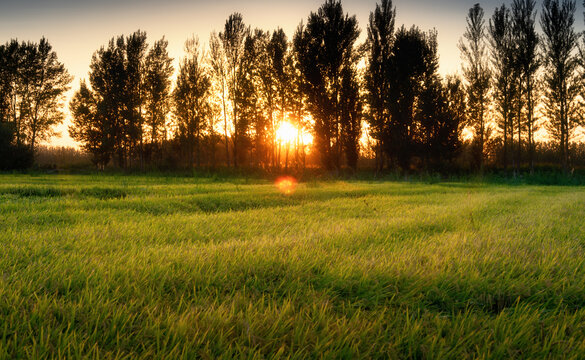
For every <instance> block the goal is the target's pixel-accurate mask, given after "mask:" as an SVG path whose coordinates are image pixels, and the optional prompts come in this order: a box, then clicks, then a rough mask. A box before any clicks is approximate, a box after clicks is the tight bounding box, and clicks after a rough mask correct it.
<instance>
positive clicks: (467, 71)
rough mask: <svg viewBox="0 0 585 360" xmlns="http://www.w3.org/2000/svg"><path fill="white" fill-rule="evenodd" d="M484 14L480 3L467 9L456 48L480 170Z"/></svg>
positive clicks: (486, 78)
mask: <svg viewBox="0 0 585 360" xmlns="http://www.w3.org/2000/svg"><path fill="white" fill-rule="evenodd" d="M485 37H486V31H485V20H484V11H483V9H482V8H481V6H480V5H479V4H475V5H474V6H473V7H472V8H471V9H469V12H468V15H467V27H466V31H465V34H464V35H463V39H461V41H460V42H459V49H460V50H461V55H462V58H463V60H464V65H463V76H464V78H465V80H466V82H467V86H466V88H467V102H468V104H469V108H468V111H469V117H468V121H469V123H470V125H471V126H472V127H473V129H474V131H475V141H474V142H475V155H476V163H477V165H478V167H479V168H480V169H481V170H483V163H484V157H485V143H486V140H487V128H488V125H487V123H488V122H487V116H486V115H487V110H488V94H489V87H490V71H489V66H488V64H487V48H486V41H485V40H486V39H485Z"/></svg>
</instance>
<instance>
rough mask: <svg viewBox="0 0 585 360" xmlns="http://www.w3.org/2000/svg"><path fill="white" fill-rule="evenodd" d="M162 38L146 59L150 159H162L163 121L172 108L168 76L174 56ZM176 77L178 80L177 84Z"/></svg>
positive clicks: (165, 120)
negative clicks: (170, 55)
mask: <svg viewBox="0 0 585 360" xmlns="http://www.w3.org/2000/svg"><path fill="white" fill-rule="evenodd" d="M167 47H168V41H167V40H165V39H164V37H163V38H162V39H160V40H158V41H155V43H154V45H153V46H152V48H151V49H150V51H149V52H148V55H147V56H146V60H145V74H144V98H145V99H144V100H145V110H146V113H145V118H146V128H147V129H148V130H147V133H148V137H149V140H150V153H151V156H152V158H153V159H159V160H160V159H161V158H162V144H163V142H164V141H165V140H166V134H167V128H166V122H167V117H168V114H169V111H170V107H171V76H172V75H173V71H174V69H173V65H172V62H173V59H172V58H171V57H169V53H168V51H167ZM178 83H179V80H178V79H177V85H178Z"/></svg>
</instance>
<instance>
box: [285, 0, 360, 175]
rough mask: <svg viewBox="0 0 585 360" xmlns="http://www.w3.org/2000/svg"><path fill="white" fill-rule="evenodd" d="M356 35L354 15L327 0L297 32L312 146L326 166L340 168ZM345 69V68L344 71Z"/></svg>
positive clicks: (296, 42) (298, 54)
mask: <svg viewBox="0 0 585 360" xmlns="http://www.w3.org/2000/svg"><path fill="white" fill-rule="evenodd" d="M358 36H359V29H358V27H357V20H356V18H355V16H351V17H350V16H349V15H344V13H343V8H342V6H341V2H339V1H334V0H327V1H326V2H325V3H324V4H323V5H322V6H321V8H319V10H318V11H317V12H316V13H313V12H312V13H311V15H309V18H308V21H307V25H306V27H304V28H303V29H302V32H297V33H296V34H295V39H294V49H295V52H296V54H297V58H298V61H299V64H300V68H301V73H302V74H303V76H304V79H305V81H304V83H303V84H304V91H305V93H306V94H307V99H308V105H309V111H310V112H311V114H312V115H313V119H314V120H315V125H314V129H313V130H314V134H315V137H314V146H316V148H317V150H318V151H319V152H320V154H321V159H322V162H323V165H324V166H325V167H326V168H327V169H333V168H336V169H339V168H340V165H341V164H340V157H341V152H342V144H343V142H344V137H346V136H352V135H351V134H344V133H343V129H342V124H343V122H344V119H343V118H342V116H343V109H342V108H343V106H342V104H343V102H344V101H345V99H342V98H341V96H343V95H344V94H343V92H342V82H343V76H342V75H343V73H344V69H346V68H348V67H351V66H352V61H354V60H355V57H354V56H353V55H354V53H355V48H354V44H355V42H356V40H357V38H358ZM345 71H347V70H345Z"/></svg>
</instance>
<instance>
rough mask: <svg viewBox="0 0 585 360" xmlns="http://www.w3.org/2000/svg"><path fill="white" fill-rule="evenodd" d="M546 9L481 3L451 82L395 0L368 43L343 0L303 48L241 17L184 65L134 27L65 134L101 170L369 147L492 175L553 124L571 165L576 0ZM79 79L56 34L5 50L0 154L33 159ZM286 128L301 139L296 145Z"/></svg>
mask: <svg viewBox="0 0 585 360" xmlns="http://www.w3.org/2000/svg"><path fill="white" fill-rule="evenodd" d="M537 12H538V11H537V4H536V1H535V0H512V2H511V4H509V5H508V4H503V5H501V6H499V7H497V8H496V9H495V10H494V12H493V14H492V16H491V17H490V18H486V15H485V12H484V10H483V8H482V7H481V5H480V4H476V5H474V6H473V7H472V8H471V9H469V12H468V14H467V18H466V20H467V27H466V30H465V33H464V34H463V36H462V38H461V40H460V42H459V44H458V45H459V49H460V51H461V57H462V61H463V64H462V72H461V75H459V74H454V75H449V76H446V77H442V76H441V75H440V74H439V55H438V42H437V36H438V34H437V31H436V30H430V31H424V30H421V29H420V28H419V27H417V26H411V27H406V26H404V25H402V26H400V27H398V26H397V25H396V16H397V10H396V8H395V7H394V6H393V3H392V1H391V0H381V2H380V3H378V4H377V5H376V7H375V9H374V10H373V11H372V12H371V13H370V17H369V21H368V24H367V34H366V41H365V42H364V43H362V44H360V43H358V39H359V37H360V29H359V27H358V23H357V20H356V17H355V16H350V15H349V14H347V13H345V12H344V10H343V7H342V4H341V2H340V1H337V0H327V1H325V3H324V4H323V5H322V6H321V7H320V8H319V9H318V10H317V11H316V12H312V13H311V14H310V15H309V16H308V18H307V19H306V21H303V22H301V23H300V24H299V26H298V27H297V29H296V31H295V32H294V35H293V37H292V39H288V38H287V35H286V34H285V32H284V31H283V30H282V29H277V30H275V31H272V32H269V31H264V30H261V29H252V28H251V27H250V26H249V25H247V24H246V23H245V22H244V19H243V17H242V15H241V14H239V13H234V14H232V15H230V16H229V17H228V19H227V20H226V22H225V24H224V27H223V29H222V31H220V32H213V33H212V34H211V36H210V38H209V42H208V43H209V45H208V46H202V45H201V44H200V42H199V40H198V39H197V38H191V39H188V40H187V41H186V43H185V55H184V57H183V58H182V59H181V60H180V62H179V67H178V69H174V68H173V59H172V58H170V56H169V53H168V50H167V47H168V42H167V40H166V39H165V38H164V37H163V38H162V39H160V40H157V41H155V42H154V43H152V44H148V42H147V36H146V33H145V32H143V31H136V32H135V33H133V34H131V35H129V36H118V37H114V38H112V39H111V40H110V41H109V43H108V44H107V45H105V46H102V47H100V48H99V49H98V50H97V51H96V52H95V53H94V54H93V56H92V59H91V63H90V72H89V77H88V79H87V80H81V82H80V87H79V90H77V91H76V92H75V94H74V96H73V98H72V99H71V100H70V102H69V111H70V113H71V115H72V119H73V123H72V125H71V126H70V128H69V133H70V135H71V137H72V138H73V139H75V140H76V141H78V142H79V143H80V144H81V146H82V147H83V149H84V150H85V151H87V152H89V153H90V154H91V155H92V158H93V162H94V164H95V165H96V166H98V167H99V168H104V167H105V166H107V165H108V164H112V163H113V164H114V165H115V166H117V167H120V168H146V167H152V166H172V167H185V166H187V167H193V166H196V167H200V166H209V167H215V166H220V165H226V166H228V167H232V166H233V167H239V166H255V167H261V168H281V167H283V166H284V167H285V168H288V167H293V166H294V167H303V166H304V165H305V163H306V159H307V156H309V153H310V154H318V156H319V159H320V163H321V165H322V166H323V167H324V168H326V169H328V170H339V169H341V168H343V167H349V168H352V169H356V168H357V166H358V161H359V160H360V158H362V157H363V154H364V153H365V152H369V153H370V154H372V157H373V158H374V159H375V161H374V166H375V167H376V169H377V170H383V169H386V168H391V169H401V170H403V171H410V170H411V169H427V170H431V171H435V170H445V169H452V168H455V167H457V166H460V164H461V159H462V158H468V160H467V162H468V164H469V166H471V167H472V168H474V169H477V170H480V171H481V170H483V168H484V166H485V165H486V164H488V165H490V166H499V167H502V168H505V169H508V168H511V169H513V170H514V171H518V170H519V169H520V167H521V166H528V167H529V168H530V169H531V170H533V169H534V166H535V163H536V151H537V144H538V142H539V139H538V138H537V136H536V134H537V133H538V131H539V129H541V128H544V129H546V133H547V134H548V136H549V137H550V142H551V143H552V144H554V146H555V147H556V149H557V152H558V158H559V162H560V164H561V166H562V168H563V170H564V171H566V172H568V171H569V169H570V167H571V164H572V163H573V162H574V157H575V156H577V152H575V151H573V153H572V152H571V144H574V143H575V140H576V136H577V130H578V129H579V127H580V126H581V125H583V116H582V110H583V109H584V107H583V105H584V104H583V99H585V95H584V92H585V87H584V85H585V84H584V83H583V79H584V75H585V71H584V70H585V38H584V37H583V36H582V34H580V33H578V32H576V30H575V28H574V21H575V13H576V4H575V1H574V0H544V1H543V3H542V7H541V10H540V13H539V14H537ZM538 24H539V25H540V29H541V30H540V31H538V29H537V25H538ZM33 64H34V65H33ZM175 70H176V71H175ZM70 81H71V77H70V76H69V75H68V74H67V71H66V70H65V69H64V67H63V65H62V64H61V63H59V62H58V61H57V57H56V54H55V53H54V52H53V51H52V50H51V47H50V45H49V44H48V42H47V41H46V40H45V39H41V41H40V42H39V43H38V44H32V43H18V42H17V41H16V40H13V41H11V42H9V43H7V44H6V45H2V46H0V122H1V124H2V126H3V128H0V130H1V129H4V130H2V131H0V136H1V137H2V139H3V140H2V142H3V145H2V146H4V147H6V148H7V149H8V147H10V146H12V149H13V150H11V151H14V149H15V148H25V149H28V151H29V152H32V153H34V149H35V144H37V143H38V141H39V140H42V139H46V138H47V137H48V136H50V135H51V129H52V126H53V125H54V124H57V123H59V122H61V121H62V119H63V111H62V101H63V96H64V92H65V91H67V90H68V89H69V85H68V84H69V83H70ZM283 124H290V125H292V129H293V131H294V133H293V134H288V136H287V138H286V139H284V138H283V137H282V136H281V135H279V129H280V128H281V127H282V126H283ZM464 131H466V132H467V134H468V135H467V136H463V132H464ZM290 132H291V130H289V133H290ZM2 134H5V135H2ZM309 134H310V136H311V137H312V140H309V139H307V137H309ZM364 138H367V139H368V141H364ZM540 141H542V140H540ZM7 146H8V147H7ZM0 151H2V150H0ZM4 151H9V150H4Z"/></svg>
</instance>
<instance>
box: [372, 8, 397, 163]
mask: <svg viewBox="0 0 585 360" xmlns="http://www.w3.org/2000/svg"><path fill="white" fill-rule="evenodd" d="M395 19H396V8H393V7H392V1H391V0H382V3H381V4H376V10H375V11H374V12H373V13H370V20H369V24H368V41H367V43H366V45H367V49H368V52H367V69H368V71H367V72H366V76H365V82H364V86H365V90H366V91H367V102H368V105H369V108H368V111H367V112H366V114H365V115H366V118H367V120H368V122H369V124H370V128H371V133H372V136H373V137H374V139H376V140H377V147H376V158H377V160H378V161H377V162H376V168H377V169H380V170H381V169H382V168H383V166H384V161H383V160H382V157H383V153H384V151H383V149H386V150H388V149H389V147H390V144H388V143H387V141H388V140H389V139H390V134H389V131H390V130H389V127H388V126H389V125H390V105H391V104H390V99H389V94H390V82H391V79H390V76H391V74H392V71H391V58H392V51H393V44H394V24H395Z"/></svg>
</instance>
